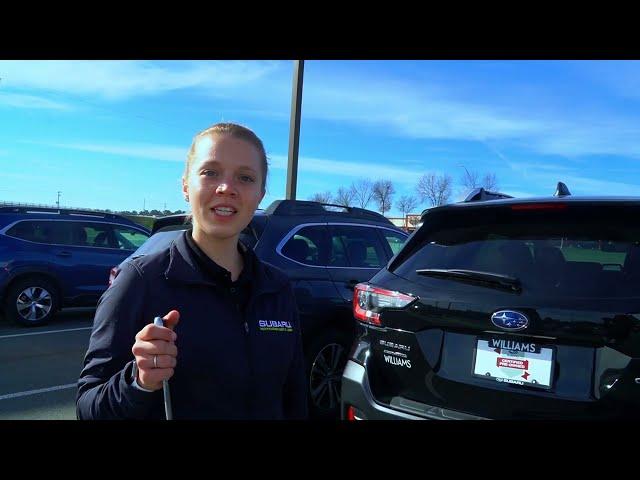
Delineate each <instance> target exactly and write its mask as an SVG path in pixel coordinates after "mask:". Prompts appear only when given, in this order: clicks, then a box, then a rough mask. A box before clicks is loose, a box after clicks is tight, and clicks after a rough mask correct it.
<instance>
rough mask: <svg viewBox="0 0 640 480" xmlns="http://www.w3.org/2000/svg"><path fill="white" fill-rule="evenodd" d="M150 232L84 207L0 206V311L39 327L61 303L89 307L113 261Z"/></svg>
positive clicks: (7, 315)
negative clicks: (74, 208)
mask: <svg viewBox="0 0 640 480" xmlns="http://www.w3.org/2000/svg"><path fill="white" fill-rule="evenodd" d="M149 235H150V232H149V230H148V229H146V228H144V227H142V226H140V225H138V224H136V223H135V222H132V221H131V220H129V219H127V218H125V217H122V216H119V215H115V214H111V213H101V212H96V211H90V210H87V211H85V210H70V209H56V208H41V207H25V206H2V207H0V267H1V268H0V299H1V300H2V309H3V313H4V315H5V316H6V317H7V318H9V319H10V320H13V321H16V322H18V323H20V324H22V325H26V326H38V325H43V324H45V323H47V322H48V321H50V320H51V318H52V317H53V316H54V315H55V313H56V312H57V311H58V310H59V309H60V308H62V307H71V306H93V305H95V304H96V302H97V300H98V298H100V295H102V293H103V292H104V291H105V290H106V288H107V286H106V285H105V282H104V279H105V276H106V275H108V273H109V269H110V267H111V266H113V265H114V264H117V263H119V262H121V261H122V260H123V259H124V258H126V257H128V256H129V255H130V254H131V253H132V252H133V251H135V250H136V249H137V248H138V247H139V246H140V245H142V244H143V243H144V242H145V241H146V240H147V238H149Z"/></svg>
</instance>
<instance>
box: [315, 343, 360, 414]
mask: <svg viewBox="0 0 640 480" xmlns="http://www.w3.org/2000/svg"><path fill="white" fill-rule="evenodd" d="M350 343H351V342H350V341H349V338H348V336H347V335H345V334H343V333H341V332H331V333H330V334H327V335H323V336H321V337H319V338H317V339H315V341H314V342H312V344H311V345H310V346H309V348H308V354H307V375H308V376H307V378H308V381H309V413H310V416H311V418H318V419H338V418H340V392H341V388H342V372H343V370H344V367H345V365H346V363H347V355H348V354H349V348H350Z"/></svg>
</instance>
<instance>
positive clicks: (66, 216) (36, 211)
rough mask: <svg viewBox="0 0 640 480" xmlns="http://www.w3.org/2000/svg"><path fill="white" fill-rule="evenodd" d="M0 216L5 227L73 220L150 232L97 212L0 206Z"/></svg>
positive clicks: (116, 215)
mask: <svg viewBox="0 0 640 480" xmlns="http://www.w3.org/2000/svg"><path fill="white" fill-rule="evenodd" d="M0 215H2V218H4V219H5V220H4V221H3V222H2V223H3V224H5V225H6V224H8V223H12V222H14V221H18V220H75V221H85V222H107V223H119V224H121V225H127V226H131V227H135V228H138V229H140V230H142V231H144V232H147V233H150V230H149V229H148V228H146V227H145V226H144V225H141V224H139V223H137V222H134V221H133V220H131V219H129V218H127V217H125V216H123V215H118V214H115V213H109V212H103V211H99V210H81V209H66V208H61V209H56V208H49V207H45V208H42V207H25V206H12V205H2V206H0Z"/></svg>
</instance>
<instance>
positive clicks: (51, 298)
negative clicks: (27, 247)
mask: <svg viewBox="0 0 640 480" xmlns="http://www.w3.org/2000/svg"><path fill="white" fill-rule="evenodd" d="M58 305H59V299H58V291H57V289H56V286H55V285H54V284H53V282H52V281H51V280H49V279H47V278H44V277H28V278H25V279H22V280H18V281H17V282H16V283H14V284H13V285H12V286H11V287H10V288H9V291H8V292H7V296H6V298H5V314H6V316H7V318H8V319H10V320H13V321H15V322H17V323H19V324H21V325H25V326H28V327H37V326H39V325H44V324H45V323H47V322H49V320H51V318H52V317H53V315H54V314H55V313H56V311H57V310H58Z"/></svg>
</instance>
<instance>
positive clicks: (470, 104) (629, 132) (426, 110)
mask: <svg viewBox="0 0 640 480" xmlns="http://www.w3.org/2000/svg"><path fill="white" fill-rule="evenodd" d="M636 67H639V68H640V63H639V64H638V65H637V66H636ZM359 75H360V74H359V73H358V72H356V71H351V72H348V73H341V74H340V75H339V76H338V75H337V74H334V75H333V76H332V75H330V74H325V77H323V78H322V79H321V81H320V80H318V79H315V80H314V83H313V84H310V85H307V86H306V87H305V91H304V94H305V96H304V101H303V116H304V117H305V118H316V119H323V120H328V121H334V122H346V123H349V124H352V125H353V126H355V127H360V128H363V129H364V128H366V129H373V130H374V131H375V132H377V133H379V134H380V135H381V136H396V137H406V138H411V139H415V138H417V139H442V140H465V141H479V142H482V143H484V144H485V145H486V146H487V147H488V148H490V149H491V150H492V151H493V152H494V153H495V154H496V155H497V156H498V157H500V158H501V159H502V160H504V161H507V159H506V158H505V156H504V155H503V153H501V152H500V151H498V150H497V148H496V145H501V144H502V142H503V141H507V142H509V143H510V144H512V145H513V144H514V143H515V144H517V145H519V146H520V147H522V148H524V149H526V150H529V151H533V152H536V153H543V154H552V155H561V156H567V157H577V156H583V155H596V154H600V155H626V156H632V157H636V158H637V157H639V156H640V118H638V117H637V116H634V115H632V114H629V113H625V112H623V111H621V110H616V109H615V107H613V106H609V105H607V104H605V103H604V102H603V100H604V101H606V100H607V98H608V97H607V96H606V92H601V91H597V92H594V94H595V95H598V96H599V98H597V99H594V102H593V104H591V103H583V104H580V105H579V106H577V107H576V108H575V109H566V108H564V107H560V106H558V107H557V108H554V105H553V104H552V105H549V104H548V103H547V102H546V101H550V98H553V97H552V96H551V97H549V98H547V96H545V92H544V91H541V92H537V93H538V94H539V95H540V98H543V99H546V101H543V102H540V104H539V105H538V104H536V103H535V98H529V97H527V98H519V97H517V96H514V97H513V98H509V99H507V100H505V99H504V98H502V99H500V100H498V98H497V97H496V95H495V94H491V95H486V94H484V93H483V92H482V91H478V92H477V95H476V98H477V99H474V100H469V97H470V95H469V94H468V92H467V94H466V98H465V99H464V100H461V99H459V98H457V96H458V93H457V86H456V84H450V85H444V84H440V85H435V84H434V85H430V84H428V83H424V82H422V83H419V84H418V83H417V82H415V81H414V82H412V81H411V80H410V79H401V80H400V79H393V78H392V79H388V78H387V79H384V80H379V79H376V78H375V77H363V76H359ZM637 83H638V81H637V80H636V81H635V83H633V85H635V84H637ZM510 86H512V82H510V81H509V80H506V81H505V88H507V87H510ZM553 87H554V86H553V85H549V88H550V89H553ZM596 100H597V101H596ZM602 105H605V106H604V107H603V106H602ZM612 105H613V104H612ZM489 142H491V144H490V143H489Z"/></svg>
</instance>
